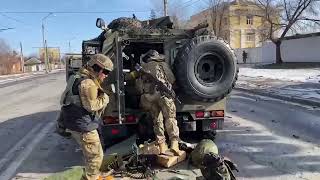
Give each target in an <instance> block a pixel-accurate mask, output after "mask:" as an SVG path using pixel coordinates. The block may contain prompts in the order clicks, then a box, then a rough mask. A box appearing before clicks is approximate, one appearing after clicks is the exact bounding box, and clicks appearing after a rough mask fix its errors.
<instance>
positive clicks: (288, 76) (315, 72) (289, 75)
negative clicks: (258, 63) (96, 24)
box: [239, 68, 320, 83]
mask: <svg viewBox="0 0 320 180" xmlns="http://www.w3.org/2000/svg"><path fill="white" fill-rule="evenodd" d="M239 76H247V77H256V78H268V79H278V80H282V81H298V82H311V83H319V82H320V68H314V69H253V68H240V72H239Z"/></svg>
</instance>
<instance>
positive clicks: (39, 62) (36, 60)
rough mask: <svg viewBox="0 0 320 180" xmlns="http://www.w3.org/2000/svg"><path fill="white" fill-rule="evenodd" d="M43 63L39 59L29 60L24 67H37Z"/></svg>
mask: <svg viewBox="0 0 320 180" xmlns="http://www.w3.org/2000/svg"><path fill="white" fill-rule="evenodd" d="M41 63H42V62H41V61H40V60H39V59H37V58H34V57H33V58H30V59H29V60H27V61H26V62H25V63H24V65H35V64H41Z"/></svg>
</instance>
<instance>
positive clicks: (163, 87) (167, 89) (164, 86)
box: [135, 63, 181, 104]
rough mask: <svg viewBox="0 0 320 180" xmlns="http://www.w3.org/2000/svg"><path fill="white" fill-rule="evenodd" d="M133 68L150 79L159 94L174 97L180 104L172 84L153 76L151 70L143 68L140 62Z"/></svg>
mask: <svg viewBox="0 0 320 180" xmlns="http://www.w3.org/2000/svg"><path fill="white" fill-rule="evenodd" d="M135 69H136V70H137V71H138V72H140V73H142V74H143V75H144V76H147V78H149V79H151V80H152V81H153V82H154V83H155V88H156V90H158V91H159V92H160V94H161V95H164V96H166V97H168V98H172V99H175V100H176V101H177V102H179V104H181V101H180V100H179V99H178V98H177V95H176V93H175V92H174V90H173V89H172V85H171V84H170V83H169V82H168V83H163V82H161V81H160V80H159V79H158V78H156V77H154V76H153V75H152V74H151V72H149V71H146V70H145V69H143V67H142V66H141V65H140V64H138V63H137V64H136V66H135Z"/></svg>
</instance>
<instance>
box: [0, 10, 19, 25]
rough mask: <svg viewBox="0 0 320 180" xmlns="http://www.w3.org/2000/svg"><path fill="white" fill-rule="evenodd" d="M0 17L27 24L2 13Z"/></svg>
mask: <svg viewBox="0 0 320 180" xmlns="http://www.w3.org/2000/svg"><path fill="white" fill-rule="evenodd" d="M0 15H1V16H3V17H6V18H8V19H11V20H13V21H16V22H19V23H23V24H25V23H24V22H23V21H20V20H19V19H16V18H14V17H11V16H8V15H6V14H4V13H2V12H0Z"/></svg>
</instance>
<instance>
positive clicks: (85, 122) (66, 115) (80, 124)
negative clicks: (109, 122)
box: [60, 74, 99, 132]
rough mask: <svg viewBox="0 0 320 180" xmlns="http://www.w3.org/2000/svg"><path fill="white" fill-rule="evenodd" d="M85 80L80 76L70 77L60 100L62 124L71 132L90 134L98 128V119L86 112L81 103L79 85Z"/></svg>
mask: <svg viewBox="0 0 320 180" xmlns="http://www.w3.org/2000/svg"><path fill="white" fill-rule="evenodd" d="M85 79H87V77H83V76H81V75H80V74H76V75H73V76H70V78H69V80H68V83H67V87H66V89H65V91H64V92H63V94H62V96H61V99H60V104H61V105H62V107H61V111H62V114H63V124H64V126H65V127H66V128H67V129H70V130H72V131H77V132H90V131H92V130H95V129H97V128H98V127H99V119H98V118H97V117H96V116H95V115H94V113H92V112H88V111H87V110H86V109H85V108H84V107H83V106H82V103H81V99H80V95H79V85H80V83H81V82H82V81H83V80H85Z"/></svg>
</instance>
